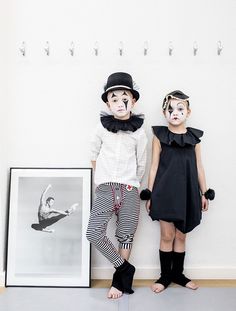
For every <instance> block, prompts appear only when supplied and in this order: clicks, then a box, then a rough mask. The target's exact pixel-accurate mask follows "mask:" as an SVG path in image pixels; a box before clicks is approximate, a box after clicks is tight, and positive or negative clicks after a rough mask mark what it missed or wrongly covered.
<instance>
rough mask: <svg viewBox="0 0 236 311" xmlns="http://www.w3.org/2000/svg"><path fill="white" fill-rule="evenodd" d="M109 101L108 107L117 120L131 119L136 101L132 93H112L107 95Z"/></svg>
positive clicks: (123, 91) (120, 91) (125, 91)
mask: <svg viewBox="0 0 236 311" xmlns="http://www.w3.org/2000/svg"><path fill="white" fill-rule="evenodd" d="M107 101H108V102H107V105H108V107H109V109H110V110H111V112H112V114H113V115H114V117H115V118H116V119H120V120H126V119H129V117H130V112H131V109H132V108H133V106H134V103H135V99H134V98H133V95H132V93H131V92H130V91H127V90H116V91H111V92H109V93H108V95H107Z"/></svg>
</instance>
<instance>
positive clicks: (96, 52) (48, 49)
mask: <svg viewBox="0 0 236 311" xmlns="http://www.w3.org/2000/svg"><path fill="white" fill-rule="evenodd" d="M222 49H223V45H222V42H221V41H217V45H216V51H217V55H219V56H220V55H221V52H222ZM19 50H20V53H21V54H22V56H26V42H25V41H23V42H22V43H21V46H20V48H19ZM93 50H94V55H95V56H98V55H99V43H98V42H97V41H96V42H95V44H94V47H93ZM148 50H149V44H148V41H145V42H144V44H143V55H144V56H146V55H147V54H148ZM198 50H199V48H198V43H197V41H194V42H193V55H194V56H196V55H197V53H198ZM173 51H174V44H173V42H172V41H169V46H168V53H169V56H172V55H173ZM50 52H51V46H50V43H49V41H46V43H45V46H44V53H45V54H46V55H47V56H49V55H50ZM68 52H69V54H70V55H71V56H74V55H75V43H74V41H72V42H71V43H70V46H69V48H68ZM118 53H119V55H120V56H122V55H123V53H124V43H123V42H122V41H120V42H119V46H118Z"/></svg>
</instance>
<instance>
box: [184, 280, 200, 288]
mask: <svg viewBox="0 0 236 311" xmlns="http://www.w3.org/2000/svg"><path fill="white" fill-rule="evenodd" d="M185 287H187V288H189V289H193V290H195V289H198V286H197V285H196V284H195V283H193V282H192V281H190V282H188V283H187V284H186V285H185Z"/></svg>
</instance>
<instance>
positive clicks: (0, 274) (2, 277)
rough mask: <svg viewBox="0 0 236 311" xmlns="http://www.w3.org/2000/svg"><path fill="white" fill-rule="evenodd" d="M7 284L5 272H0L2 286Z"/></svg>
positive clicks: (0, 285)
mask: <svg viewBox="0 0 236 311" xmlns="http://www.w3.org/2000/svg"><path fill="white" fill-rule="evenodd" d="M3 286H5V272H1V273H0V287H3Z"/></svg>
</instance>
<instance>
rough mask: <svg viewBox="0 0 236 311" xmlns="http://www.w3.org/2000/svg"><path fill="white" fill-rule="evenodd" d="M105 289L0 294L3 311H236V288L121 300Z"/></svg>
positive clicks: (140, 294)
mask: <svg viewBox="0 0 236 311" xmlns="http://www.w3.org/2000/svg"><path fill="white" fill-rule="evenodd" d="M106 293H107V290H106V289H104V288H99V289H97V288H91V289H85V288H83V289H79V288H20V287H15V288H14V287H10V288H7V289H6V290H5V291H4V292H3V293H1V294H0V310H1V311H19V310H22V311H80V310H81V311H87V310H91V311H92V310H93V311H149V310H150V311H152V310H153V311H155V310H157V311H165V310H168V311H171V310H173V311H180V310H181V311H185V310H186V311H235V310H236V288H199V289H198V290H197V291H191V290H188V289H185V288H181V287H177V288H174V287H173V288H168V289H167V290H165V291H164V292H163V293H161V294H154V293H152V292H151V290H150V289H149V288H136V289H135V293H134V294H133V295H124V296H123V297H122V298H120V299H119V300H109V299H107V298H106Z"/></svg>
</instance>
